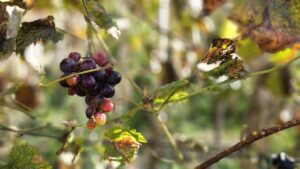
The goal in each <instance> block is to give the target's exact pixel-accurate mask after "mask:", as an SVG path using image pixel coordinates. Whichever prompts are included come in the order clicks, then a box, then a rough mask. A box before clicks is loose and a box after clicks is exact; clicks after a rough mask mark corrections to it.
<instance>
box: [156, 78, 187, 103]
mask: <svg viewBox="0 0 300 169" xmlns="http://www.w3.org/2000/svg"><path fill="white" fill-rule="evenodd" d="M188 86H189V81H188V80H186V79H183V80H179V81H175V82H172V83H170V84H166V85H164V86H163V87H161V88H159V89H158V90H156V91H155V92H154V95H153V103H154V107H155V108H159V107H160V106H162V105H163V104H167V103H170V102H176V101H180V100H182V99H183V98H186V97H187V96H188Z"/></svg>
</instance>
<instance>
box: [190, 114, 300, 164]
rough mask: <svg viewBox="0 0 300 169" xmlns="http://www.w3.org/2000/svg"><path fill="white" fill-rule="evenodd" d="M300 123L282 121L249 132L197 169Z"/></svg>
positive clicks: (298, 120) (297, 120)
mask: <svg viewBox="0 0 300 169" xmlns="http://www.w3.org/2000/svg"><path fill="white" fill-rule="evenodd" d="M297 125H300V119H296V120H292V121H287V122H285V123H282V124H280V125H277V126H274V127H270V128H266V129H261V130H258V131H254V132H252V133H251V134H249V135H248V136H247V137H246V138H244V139H243V140H242V141H240V142H238V143H237V144H235V145H233V146H232V147H229V148H227V149H225V150H224V151H222V152H220V153H219V154H217V155H215V156H213V157H211V158H210V159H208V160H206V161H205V162H203V163H202V164H200V165H198V166H197V167H196V168H195V169H206V168H208V167H210V166H211V165H213V164H215V163H217V162H218V161H220V160H221V159H223V158H225V157H227V156H229V155H231V154H232V153H234V152H236V151H238V150H240V149H242V148H244V147H245V146H247V145H249V144H252V143H254V142H255V141H257V140H260V139H262V138H265V137H267V136H269V135H272V134H274V133H277V132H280V131H282V130H285V129H288V128H291V127H294V126H297Z"/></svg>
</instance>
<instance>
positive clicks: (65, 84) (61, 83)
mask: <svg viewBox="0 0 300 169" xmlns="http://www.w3.org/2000/svg"><path fill="white" fill-rule="evenodd" d="M68 75H69V74H63V75H62V76H61V77H60V78H63V77H66V76H68ZM59 84H60V85H61V86H62V87H70V86H69V85H68V83H67V81H66V80H62V81H59Z"/></svg>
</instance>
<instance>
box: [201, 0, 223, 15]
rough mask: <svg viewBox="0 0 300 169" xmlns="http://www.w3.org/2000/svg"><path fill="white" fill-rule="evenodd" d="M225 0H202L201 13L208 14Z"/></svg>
mask: <svg viewBox="0 0 300 169" xmlns="http://www.w3.org/2000/svg"><path fill="white" fill-rule="evenodd" d="M225 2H226V0H204V1H203V15H209V14H210V13H211V12H213V11H214V10H216V9H217V8H219V7H220V6H221V5H223V4H224V3H225Z"/></svg>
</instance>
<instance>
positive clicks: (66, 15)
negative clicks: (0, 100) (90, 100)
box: [0, 0, 300, 169]
mask: <svg viewBox="0 0 300 169" xmlns="http://www.w3.org/2000/svg"><path fill="white" fill-rule="evenodd" d="M99 2H101V3H102V5H103V6H104V7H105V8H106V10H107V12H108V13H109V14H111V16H112V17H113V19H114V20H115V21H116V23H117V25H118V27H119V28H120V30H121V32H122V35H121V36H120V38H119V39H118V40H116V39H114V38H113V37H111V36H109V35H108V34H106V32H105V30H99V32H98V33H99V36H101V37H102V38H103V39H104V41H105V42H106V43H107V45H108V47H109V49H110V51H111V53H112V56H113V57H114V59H115V60H116V65H115V67H116V69H117V70H121V73H122V74H123V81H122V82H121V84H120V85H119V86H118V87H117V88H116V96H115V98H114V102H115V105H116V109H115V111H114V112H113V113H111V114H110V115H109V119H113V118H116V117H119V116H120V115H123V114H126V113H127V112H128V111H129V110H131V109H132V108H133V107H134V104H133V103H132V101H134V102H140V101H141V100H142V98H141V97H140V96H139V95H138V94H137V91H136V90H135V89H134V87H133V86H132V85H131V83H130V81H129V80H128V79H132V80H133V81H135V82H136V83H137V85H138V86H139V87H140V88H141V89H147V90H148V91H149V93H152V92H154V91H155V89H158V88H159V87H161V86H162V85H164V84H167V83H171V82H173V81H176V80H179V79H182V78H185V77H189V76H191V74H192V72H193V71H192V70H193V68H194V67H196V66H197V64H198V63H199V60H200V59H201V58H203V57H204V56H205V54H206V53H207V51H208V49H209V47H210V45H211V42H212V40H213V39H214V38H218V37H222V38H236V37H238V36H241V37H242V39H241V40H239V41H238V42H237V46H236V47H237V54H238V55H239V56H240V57H241V58H243V60H244V66H245V67H246V69H247V71H249V72H255V71H259V70H264V69H268V68H271V67H273V66H275V65H277V64H282V63H285V62H287V61H289V60H291V59H292V58H294V57H296V56H297V55H298V54H299V44H298V43H294V42H295V41H297V40H295V39H288V40H286V39H285V40H284V42H285V43H284V42H282V43H283V44H284V45H281V44H280V43H281V41H280V40H281V39H280V36H278V37H275V40H277V42H278V43H277V44H275V46H274V45H273V46H272V45H271V46H270V45H269V46H267V47H265V46H264V45H263V44H262V43H261V42H262V41H263V40H266V37H262V36H263V35H264V32H267V33H266V36H267V35H268V36H270V37H272V36H275V35H274V34H276V33H277V34H279V33H278V32H276V31H277V30H279V29H277V28H278V27H280V28H281V25H280V24H274V25H275V26H273V27H272V29H274V30H275V31H274V30H270V29H267V28H265V27H262V26H261V27H262V28H257V26H256V27H255V26H253V25H260V24H261V23H264V22H266V21H265V20H264V19H265V18H263V15H259V14H262V13H263V11H262V8H263V7H264V5H265V4H260V3H259V0H255V1H253V4H250V5H253V8H250V9H249V4H248V6H247V5H246V6H247V7H245V3H247V2H246V1H226V0H203V1H202V0H200V1H196V0H188V1H186V0H175V1H170V0H151V1H149V0H113V1H112V0H111V1H107V0H101V1H99ZM269 2H270V1H268V2H265V3H267V4H268V3H269ZM281 2H282V1H276V0H274V1H272V3H273V6H275V7H276V4H277V5H278V3H281ZM291 2H293V3H294V4H292V5H291V6H287V10H290V11H292V12H290V13H289V14H288V15H287V16H291V17H296V14H293V11H294V10H298V9H294V8H292V7H295V6H297V5H298V4H299V3H297V1H296V0H294V1H293V0H292V1H291ZM26 3H27V5H28V6H29V7H30V10H28V11H27V12H26V15H25V16H24V18H23V21H33V20H36V19H40V18H45V17H47V16H48V15H51V16H53V17H54V21H55V24H56V27H57V29H58V30H59V31H61V30H65V31H66V32H67V33H65V35H64V39H63V40H61V41H59V42H58V43H56V44H54V43H46V44H42V43H41V42H37V43H36V44H35V45H31V46H29V47H28V48H27V49H26V51H25V54H24V57H23V59H21V57H19V56H18V55H15V54H14V55H12V56H11V57H9V58H8V59H6V60H3V61H1V62H0V65H1V66H0V72H1V77H0V89H1V90H2V91H3V90H5V89H7V88H9V87H10V86H12V85H13V84H16V83H18V82H23V83H24V84H25V85H24V86H23V87H22V88H20V89H19V90H18V91H17V92H16V94H15V95H13V96H12V98H8V99H10V100H14V101H18V103H20V104H22V105H23V106H24V107H25V108H24V109H26V110H23V109H22V112H23V113H22V112H20V111H19V110H14V109H11V108H8V107H1V108H0V112H1V113H0V117H1V118H0V121H1V123H0V124H1V126H2V125H3V126H10V128H11V129H16V130H18V129H32V128H33V130H32V131H31V132H30V133H31V134H30V133H29V134H26V133H25V134H22V135H19V134H18V133H16V132H8V131H0V133H1V135H2V137H1V138H0V164H7V162H8V161H9V152H10V151H11V148H12V147H13V146H14V145H15V144H17V143H24V142H26V143H28V144H30V145H34V146H37V147H38V149H39V151H40V152H41V154H42V156H43V157H44V159H45V160H46V161H48V162H49V163H50V164H51V165H52V166H53V168H58V169H71V168H88V169H92V168H107V169H108V168H113V167H114V166H115V164H114V163H110V162H108V161H104V160H103V153H104V145H105V143H103V138H104V135H103V134H104V131H105V130H106V129H107V128H109V127H110V125H107V126H106V127H102V128H100V127H98V128H97V129H96V130H95V131H94V132H92V133H90V132H88V130H86V129H85V128H78V129H76V130H75V131H74V133H72V135H71V137H72V138H71V139H72V140H73V141H72V142H71V144H70V145H68V146H67V149H66V151H65V152H63V153H61V154H60V155H56V152H57V150H59V149H60V148H61V146H62V144H63V142H64V138H65V136H66V134H67V133H68V130H69V129H68V128H67V127H64V126H63V124H62V122H63V121H70V120H76V121H77V122H78V124H85V123H86V117H85V103H84V100H83V99H82V98H80V97H70V96H68V94H67V91H66V90H65V89H63V88H62V87H60V86H59V85H53V86H50V87H47V88H41V87H39V86H38V85H37V84H38V83H39V80H40V75H39V74H38V73H37V72H36V71H35V69H34V68H33V67H32V66H31V65H30V64H29V62H28V61H27V60H26V58H28V57H29V56H34V58H35V59H37V60H38V61H39V62H41V63H42V64H43V65H44V69H45V73H46V76H45V79H44V82H49V81H52V80H54V79H57V78H59V77H60V76H61V75H60V71H59V62H60V61H61V60H62V59H63V58H64V57H67V55H68V53H70V52H72V51H78V52H80V53H81V54H82V55H85V54H87V51H88V43H87V39H90V41H91V42H92V44H91V46H92V48H91V49H92V51H93V52H96V51H99V50H104V49H103V47H101V44H100V43H99V42H98V40H97V38H96V37H95V36H92V37H90V36H87V34H86V22H85V20H84V17H83V16H82V14H81V12H82V11H81V10H82V9H81V7H80V2H79V1H78V0H49V1H44V0H26ZM293 5H294V6H293ZM271 6H272V5H271ZM275 7H274V9H275ZM270 9H271V8H270ZM270 11H271V12H270V13H272V14H274V12H273V10H270ZM276 12H277V11H275V14H277V13H276ZM254 13H257V15H255V14H254ZM278 13H279V14H280V11H278ZM252 15H255V16H254V19H253V17H252ZM298 15H299V14H298ZM229 16H230V17H229ZM247 17H250V18H251V17H252V19H253V20H252V21H251V20H248V18H247ZM276 17H277V18H278V17H280V15H277V16H276ZM229 18H230V19H229ZM271 20H272V18H271ZM278 20H279V21H276V20H275V21H274V19H273V20H272V21H273V22H272V23H277V22H280V18H279V19H278ZM291 20H293V18H292V19H291ZM246 22H248V23H246ZM278 25H279V26H278ZM276 26H277V27H276ZM293 26H294V27H293ZM288 28H290V29H289V31H287V32H286V31H282V29H280V31H281V32H283V33H284V35H285V33H287V34H289V35H291V36H292V37H293V38H297V37H298V32H295V31H292V30H293V29H296V28H298V24H294V25H292V26H289V27H288ZM265 29H266V30H265ZM255 31H256V32H255ZM257 31H258V33H257ZM270 32H271V33H270ZM274 32H275V33H274ZM259 33H261V34H262V35H261V34H259ZM268 33H269V34H268ZM273 33H274V34H273ZM277 34H276V36H277ZM263 38H265V39H263ZM267 40H270V39H267ZM272 40H273V39H272V38H271V40H270V41H269V43H268V44H270V43H272V42H273V41H272ZM291 41H292V42H293V43H292V42H291ZM276 45H277V46H276ZM287 47H288V48H287ZM265 51H267V52H271V53H267V52H265ZM299 66H300V63H299V61H298V62H295V63H294V64H292V65H291V66H289V67H286V68H284V69H281V70H279V71H275V72H272V73H270V74H265V75H262V76H258V77H253V78H247V79H245V80H240V81H237V82H235V83H232V84H230V85H224V86H221V87H218V88H216V89H213V90H209V91H208V92H204V93H201V94H199V95H196V96H193V97H191V98H190V99H188V100H184V101H180V102H177V103H172V104H168V105H167V106H166V107H165V108H164V109H163V110H162V111H161V112H160V115H159V116H160V117H161V119H162V120H163V121H164V122H166V125H167V126H168V128H169V129H170V130H171V132H172V134H173V136H174V138H175V140H176V142H177V144H178V146H179V148H180V150H181V151H182V152H183V154H184V159H185V160H184V161H183V162H180V163H178V162H174V161H173V160H171V161H170V160H166V159H176V156H175V155H174V152H173V150H172V147H171V146H170V143H169V142H168V140H167V139H166V136H165V135H164V133H163V132H162V130H161V129H160V127H159V125H158V124H157V122H156V121H155V120H154V119H153V117H152V116H151V115H150V114H149V113H147V112H144V111H139V112H138V113H136V114H135V115H134V116H133V117H132V118H130V119H129V120H128V121H126V123H124V124H122V125H124V126H130V127H132V128H135V129H137V131H139V132H141V133H143V135H144V136H145V137H146V139H147V140H148V143H147V144H145V145H143V146H142V147H141V149H140V151H139V153H138V157H137V158H136V160H135V161H134V162H132V163H131V164H128V165H126V166H125V167H126V168H143V169H154V168H159V169H164V168H174V169H177V168H178V169H179V168H192V167H195V166H196V165H197V164H198V163H200V162H201V161H204V160H205V159H207V158H209V157H210V156H212V155H214V154H215V153H217V152H219V151H221V150H223V149H224V148H225V147H228V146H230V145H233V144H234V143H236V142H238V141H239V140H240V139H241V138H242V137H243V136H245V135H247V134H248V133H250V132H251V131H253V130H257V129H260V128H264V127H270V126H273V125H275V124H280V123H282V122H284V121H287V120H291V119H294V118H299V117H300V106H299V104H300V96H299V92H300V69H299ZM194 82H195V84H196V85H197V86H199V87H202V86H205V85H207V84H211V83H216V80H215V79H210V78H203V76H202V74H201V72H199V73H197V74H196V76H195V78H194ZM6 99H7V98H6ZM28 110H29V111H28ZM24 112H25V113H24ZM28 113H29V115H28ZM31 117H35V118H34V119H33V118H31ZM40 126H42V128H37V129H34V128H36V127H40ZM35 132H37V133H43V134H46V136H45V137H43V136H41V137H39V136H36V134H34V133H35ZM32 133H33V134H32ZM299 140H300V127H295V128H292V129H289V130H286V131H284V132H281V133H278V134H276V135H273V136H271V137H269V138H265V139H263V140H260V141H259V142H257V143H255V144H253V145H251V146H248V147H246V148H245V149H243V150H241V151H239V152H237V153H234V154H233V155H231V156H230V157H228V158H226V159H224V160H221V161H220V162H219V163H217V164H216V165H214V166H213V167H212V168H214V169H227V168H228V169H239V168H247V169H256V168H258V169H268V168H271V167H270V165H268V164H269V161H268V159H269V158H270V156H271V154H274V153H276V154H277V153H279V152H286V153H287V154H289V155H290V156H293V157H295V158H298V160H299V158H300V141H299ZM78 145H82V151H81V154H80V156H78V157H77V158H76V159H75V162H74V163H72V159H73V157H74V155H75V154H76V152H78Z"/></svg>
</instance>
